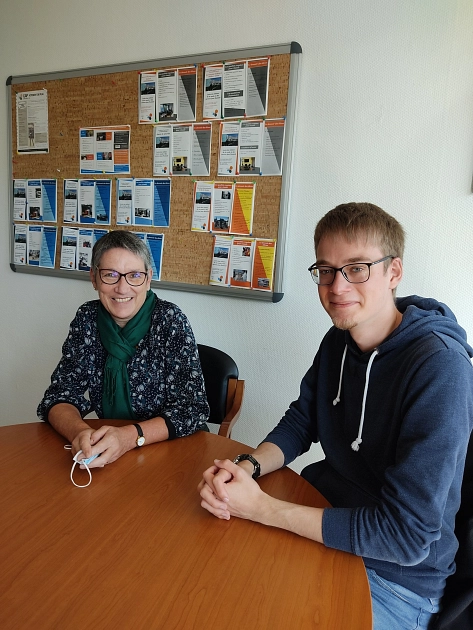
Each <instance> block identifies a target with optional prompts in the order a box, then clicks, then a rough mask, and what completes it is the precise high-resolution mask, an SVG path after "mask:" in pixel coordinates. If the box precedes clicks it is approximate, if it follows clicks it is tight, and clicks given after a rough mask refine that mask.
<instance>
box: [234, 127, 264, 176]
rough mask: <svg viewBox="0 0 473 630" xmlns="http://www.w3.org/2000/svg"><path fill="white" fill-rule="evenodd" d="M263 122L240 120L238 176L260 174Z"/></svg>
mask: <svg viewBox="0 0 473 630" xmlns="http://www.w3.org/2000/svg"><path fill="white" fill-rule="evenodd" d="M262 142H263V121H262V120H242V121H241V124H240V132H239V135H238V173H237V174H238V175H259V174H260V173H261V146H262Z"/></svg>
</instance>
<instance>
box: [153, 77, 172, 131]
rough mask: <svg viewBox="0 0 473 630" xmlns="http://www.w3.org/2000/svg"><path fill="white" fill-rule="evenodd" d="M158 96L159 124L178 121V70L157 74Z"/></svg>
mask: <svg viewBox="0 0 473 630" xmlns="http://www.w3.org/2000/svg"><path fill="white" fill-rule="evenodd" d="M157 77H158V78H157V84H158V96H157V102H156V109H157V120H158V122H173V121H176V120H177V70H161V71H159V72H158V73H157Z"/></svg>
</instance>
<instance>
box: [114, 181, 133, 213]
mask: <svg viewBox="0 0 473 630" xmlns="http://www.w3.org/2000/svg"><path fill="white" fill-rule="evenodd" d="M134 189H135V186H134V180H133V179H132V178H128V177H127V178H119V179H117V225H131V224H132V215H133V207H134V206H133V193H134Z"/></svg>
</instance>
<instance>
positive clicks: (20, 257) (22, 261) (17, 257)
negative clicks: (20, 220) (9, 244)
mask: <svg viewBox="0 0 473 630" xmlns="http://www.w3.org/2000/svg"><path fill="white" fill-rule="evenodd" d="M14 238H15V242H14V245H13V262H14V263H15V265H26V260H27V252H26V247H27V240H28V226H27V225H16V224H15V236H14Z"/></svg>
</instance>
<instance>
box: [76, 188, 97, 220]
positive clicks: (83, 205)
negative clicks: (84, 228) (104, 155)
mask: <svg viewBox="0 0 473 630" xmlns="http://www.w3.org/2000/svg"><path fill="white" fill-rule="evenodd" d="M79 222H80V223H95V181H94V180H93V179H81V180H79Z"/></svg>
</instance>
